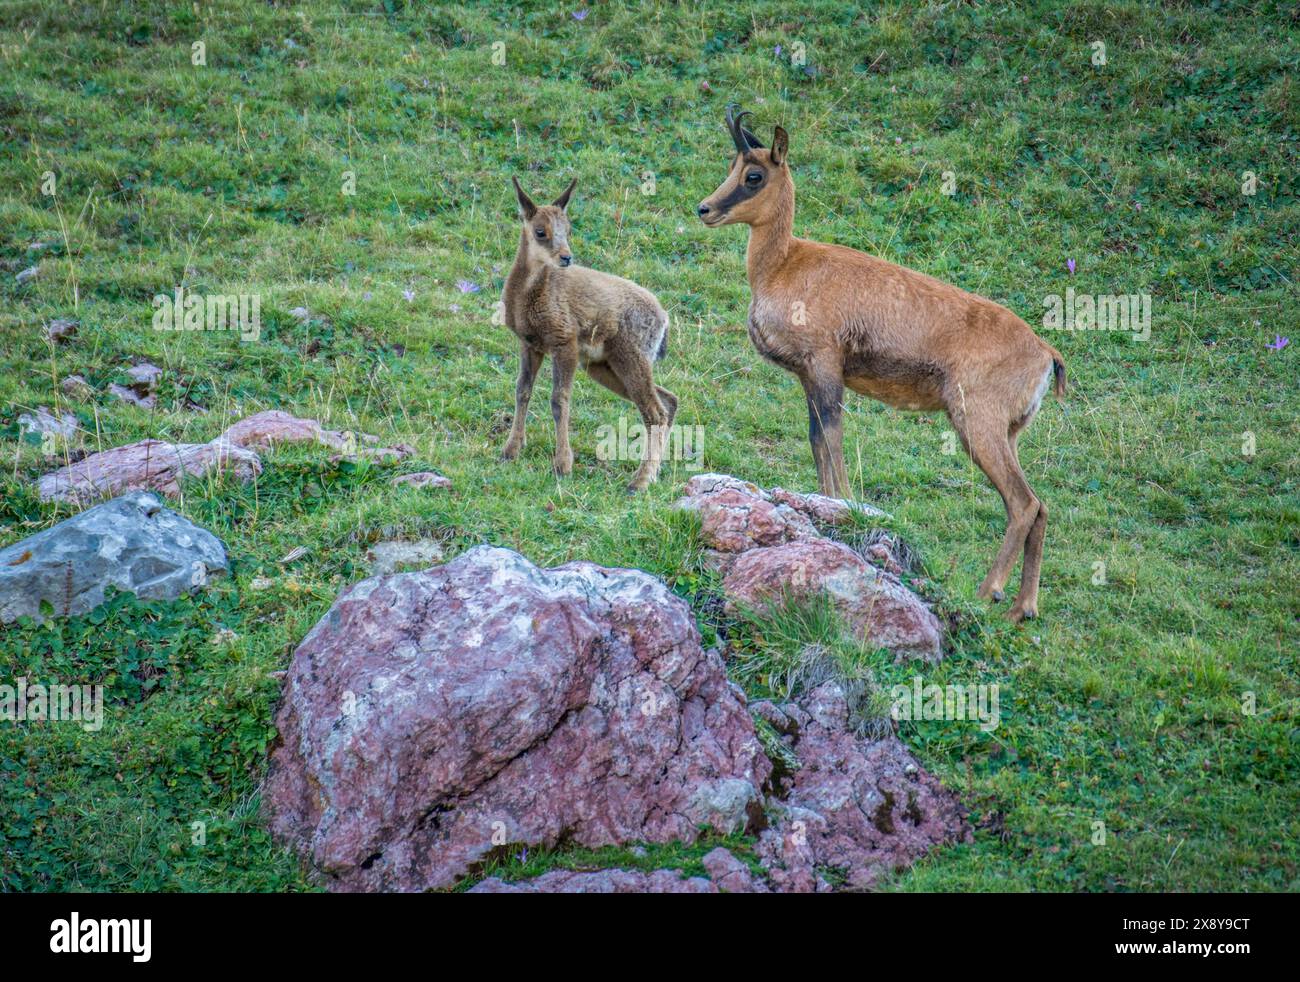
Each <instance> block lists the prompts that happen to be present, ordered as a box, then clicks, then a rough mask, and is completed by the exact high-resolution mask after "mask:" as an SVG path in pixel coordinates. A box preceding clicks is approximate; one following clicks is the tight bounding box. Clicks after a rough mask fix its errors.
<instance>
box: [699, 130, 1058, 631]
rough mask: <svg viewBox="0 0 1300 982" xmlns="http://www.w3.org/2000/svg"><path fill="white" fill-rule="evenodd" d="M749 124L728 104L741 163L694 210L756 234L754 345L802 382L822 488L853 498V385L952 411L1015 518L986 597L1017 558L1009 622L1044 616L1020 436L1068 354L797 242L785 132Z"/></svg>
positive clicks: (873, 267) (975, 305)
mask: <svg viewBox="0 0 1300 982" xmlns="http://www.w3.org/2000/svg"><path fill="white" fill-rule="evenodd" d="M748 115H751V114H750V113H745V112H742V113H740V114H739V115H735V114H734V113H733V110H732V108H731V107H728V108H727V114H726V117H727V130H728V132H729V133H730V134H731V139H732V141H733V142H734V143H735V147H736V155H735V158H734V159H733V160H732V163H731V169H730V171H729V173H728V175H727V179H726V180H725V181H724V182H723V183H722V185H721V186H720V187H719V188H718V189H717V190H716V191H714V192H713V194H711V195H709V196H708V197H707V198H705V199H704V200H703V201H702V202H701V203H700V205H699V208H698V209H697V210H698V214H699V217H700V220H701V221H702V222H704V224H705V225H707V226H709V227H710V228H717V227H719V226H721V225H730V224H732V223H735V222H742V223H744V224H746V225H748V226H749V249H748V252H747V255H746V265H747V266H748V271H749V289H750V294H751V297H750V303H749V337H750V340H752V341H753V342H754V347H756V348H757V349H758V351H759V354H761V355H762V356H763V357H764V358H767V359H768V360H769V361H772V362H774V363H775V364H777V365H780V366H781V367H782V368H784V369H786V370H787V371H790V372H793V373H794V374H795V375H796V376H797V377H798V379H799V381H800V382H801V383H802V384H803V388H804V393H805V395H806V396H807V401H808V435H809V439H810V441H811V443H812V452H813V459H814V461H815V462H816V464H817V480H818V483H819V484H820V487H821V492H822V493H823V494H827V495H832V496H835V497H847V496H848V495H849V483H848V477H847V474H846V473H845V470H844V452H843V430H842V427H841V412H842V408H843V398H844V388H845V386H847V387H848V388H850V389H852V390H854V391H855V392H861V393H863V394H865V395H869V396H873V397H874V398H876V399H879V400H880V401H881V402H884V403H887V404H888V405H891V406H896V407H898V408H900V409H917V410H936V409H942V410H944V411H945V412H947V414H948V418H949V419H950V420H952V425H953V427H954V428H955V429H956V431H957V433H958V434H959V436H960V437H961V441H962V444H963V446H964V447H965V448H966V452H967V453H968V454H970V456H971V459H973V460H974V461H975V463H976V464H978V465H979V467H980V469H981V470H982V471H984V473H985V474H987V475H988V478H989V480H990V481H992V482H993V486H994V487H995V488H997V490H998V493H999V494H1000V495H1001V496H1002V502H1003V504H1004V505H1005V506H1006V510H1007V531H1006V537H1005V538H1004V539H1003V540H1002V548H1001V549H1000V550H999V551H998V555H997V559H995V560H994V562H993V567H992V569H990V570H989V573H988V576H986V577H985V578H984V582H983V583H982V584H981V585H980V588H979V596H980V597H982V598H983V599H986V600H988V599H992V600H1001V599H1002V589H1003V587H1004V586H1006V582H1007V579H1008V577H1009V576H1010V575H1011V570H1012V568H1013V567H1014V566H1015V563H1016V559H1017V557H1018V556H1019V554H1020V553H1021V551H1022V550H1023V552H1024V568H1023V569H1022V571H1021V575H1020V592H1019V594H1018V595H1017V596H1016V599H1015V602H1014V604H1013V605H1012V607H1011V610H1010V611H1009V616H1010V617H1011V619H1012V620H1013V621H1017V622H1018V621H1020V620H1022V619H1023V618H1026V617H1034V616H1036V615H1037V613H1038V576H1039V571H1040V568H1041V566H1042V560H1043V533H1044V531H1045V529H1046V527H1047V506H1046V505H1044V504H1043V502H1042V501H1040V500H1039V498H1038V496H1037V495H1035V494H1034V492H1033V490H1032V489H1031V488H1030V487H1029V484H1028V482H1027V481H1026V480H1025V475H1024V471H1022V470H1021V469H1020V461H1019V459H1018V457H1017V453H1016V440H1017V438H1018V437H1019V435H1020V432H1021V430H1023V429H1024V428H1025V427H1026V426H1027V425H1028V424H1029V421H1030V420H1031V419H1033V417H1034V413H1036V412H1037V411H1038V406H1039V403H1040V402H1041V401H1042V398H1043V395H1044V394H1045V393H1046V392H1047V389H1048V387H1049V386H1050V385H1051V383H1052V380H1053V376H1055V382H1056V394H1057V396H1063V395H1064V394H1065V364H1064V362H1063V361H1062V358H1061V354H1060V352H1058V351H1057V350H1056V349H1055V348H1053V347H1052V346H1051V345H1049V344H1047V343H1046V342H1045V341H1043V340H1042V339H1040V338H1039V337H1038V336H1037V335H1035V334H1034V332H1033V331H1032V330H1031V329H1030V327H1029V325H1028V324H1026V323H1025V322H1024V321H1023V320H1021V319H1020V318H1019V317H1017V316H1016V315H1015V314H1013V313H1012V312H1011V311H1010V310H1007V308H1005V307H1002V306H1000V305H998V304H996V303H994V302H993V301H991V300H986V299H985V298H983V297H979V296H976V295H975V294H973V293H967V292H966V291H965V290H960V289H958V288H957V287H955V286H951V285H949V284H947V283H943V282H941V281H939V280H936V279H934V278H933V277H930V276H926V275H925V274H924V273H918V272H916V271H914V270H910V269H905V268H903V267H902V266H896V265H894V264H893V263H889V262H886V261H885V260H883V259H877V258H876V257H874V256H869V255H867V254H865V253H862V252H858V251H857V250H855V249H849V248H846V247H844V246H838V245H827V244H824V243H821V242H812V241H809V240H807V239H798V238H795V237H794V235H793V234H792V229H793V226H794V182H793V181H792V180H791V177H790V168H789V165H788V161H787V150H788V146H789V136H788V134H787V133H786V131H785V130H784V129H782V128H781V127H780V126H778V127H776V129H775V133H774V135H773V137H772V147H771V149H770V150H769V149H767V148H766V147H764V146H763V145H762V144H761V143H759V142H758V140H757V139H756V138H755V137H754V134H753V133H751V132H750V131H749V130H747V129H746V128H745V126H744V124H743V121H744V118H745V117H746V116H748Z"/></svg>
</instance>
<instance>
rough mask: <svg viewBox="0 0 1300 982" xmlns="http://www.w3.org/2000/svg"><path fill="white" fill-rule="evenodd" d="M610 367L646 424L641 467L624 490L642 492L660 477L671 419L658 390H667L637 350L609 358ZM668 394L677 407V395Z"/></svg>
mask: <svg viewBox="0 0 1300 982" xmlns="http://www.w3.org/2000/svg"><path fill="white" fill-rule="evenodd" d="M609 368H610V369H611V370H612V372H613V374H614V375H616V376H617V378H618V382H619V384H620V385H621V386H622V388H623V391H624V392H625V393H626V394H627V398H628V399H629V400H630V401H631V402H632V403H633V405H635V406H636V408H637V409H638V410H640V412H641V422H642V423H643V424H644V425H645V429H646V445H645V451H644V453H643V454H642V456H641V466H640V467H639V468H637V472H636V474H634V475H633V477H632V481H631V483H630V484H628V486H627V489H628V490H629V491H632V492H636V491H644V490H645V489H646V488H647V487H649V486H650V485H651V484H653V483H654V482H655V478H657V477H658V476H659V464H660V462H661V461H662V460H663V448H664V441H665V440H666V439H667V438H668V424H669V423H670V422H671V417H670V416H669V412H668V410H667V409H666V408H665V407H664V404H663V403H662V402H661V401H660V398H659V393H660V392H668V390H667V389H660V388H659V387H658V386H656V385H655V382H654V373H653V370H652V369H651V367H650V361H649V359H647V358H646V357H645V355H643V354H641V353H640V352H636V353H635V354H629V355H626V356H623V357H619V356H615V357H613V358H611V359H610V360H609ZM588 371H590V369H588ZM598 381H599V380H598ZM610 388H613V386H610ZM668 394H669V396H671V397H672V400H673V407H672V408H673V410H676V408H677V397H676V396H673V395H672V393H668Z"/></svg>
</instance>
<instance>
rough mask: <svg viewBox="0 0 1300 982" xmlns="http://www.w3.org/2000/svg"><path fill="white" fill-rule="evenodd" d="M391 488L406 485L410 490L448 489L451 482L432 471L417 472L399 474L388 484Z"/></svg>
mask: <svg viewBox="0 0 1300 982" xmlns="http://www.w3.org/2000/svg"><path fill="white" fill-rule="evenodd" d="M388 483H389V484H391V485H392V486H393V487H398V486H400V485H407V486H409V487H412V488H449V487H451V481H450V479H448V478H445V477H443V476H442V475H441V474H436V473H434V472H433V471H419V472H417V473H415V474H401V475H399V476H398V477H395V478H393V479H392V480H391V481H389V482H388Z"/></svg>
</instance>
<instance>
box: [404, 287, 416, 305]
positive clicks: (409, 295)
mask: <svg viewBox="0 0 1300 982" xmlns="http://www.w3.org/2000/svg"><path fill="white" fill-rule="evenodd" d="M402 299H403V300H405V301H406V302H407V303H410V302H411V301H412V300H414V299H415V291H414V290H411V289H406V290H403V291H402Z"/></svg>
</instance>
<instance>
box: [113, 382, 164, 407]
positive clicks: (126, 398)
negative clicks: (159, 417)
mask: <svg viewBox="0 0 1300 982" xmlns="http://www.w3.org/2000/svg"><path fill="white" fill-rule="evenodd" d="M108 394H109V395H111V396H113V397H114V398H117V399H121V400H122V401H123V402H126V403H130V404H131V405H132V406H139V407H140V408H141V409H153V408H154V406H156V405H157V404H158V399H157V397H156V396H151V395H146V396H141V395H140V394H139V393H137V392H136V391H135V390H134V389H128V388H127V387H126V386H125V385H118V384H117V383H116V382H113V383H111V384H110V385H109V387H108Z"/></svg>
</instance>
